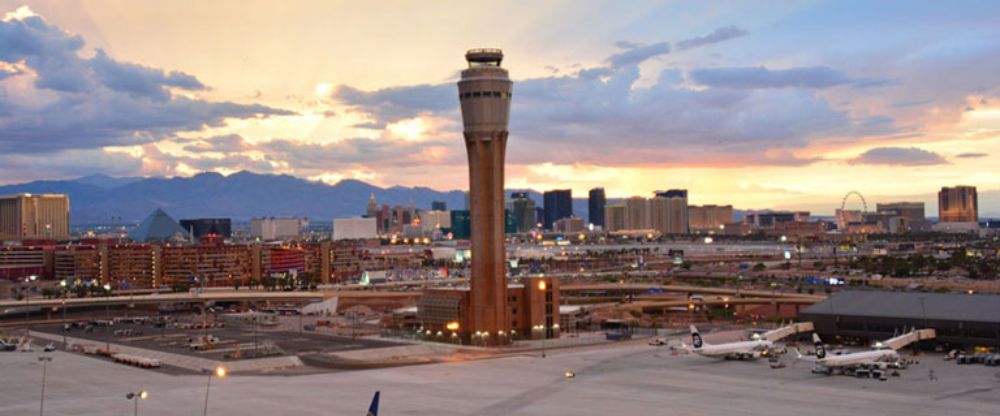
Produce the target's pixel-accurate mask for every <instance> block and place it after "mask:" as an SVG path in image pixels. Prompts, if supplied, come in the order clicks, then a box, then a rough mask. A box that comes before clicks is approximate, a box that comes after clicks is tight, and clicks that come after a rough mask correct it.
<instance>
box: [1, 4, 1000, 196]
mask: <svg viewBox="0 0 1000 416" xmlns="http://www.w3.org/2000/svg"><path fill="white" fill-rule="evenodd" d="M0 16H2V17H3V18H2V22H0V184H9V183H18V182H25V181H30V180H37V179H62V178H74V177H78V176H83V175H88V174H94V173H103V174H107V175H111V176H190V175H192V174H195V173H198V172H202V171H217V172H221V173H223V174H228V173H232V172H236V171H239V170H250V171H254V172H259V173H287V174H291V175H294V176H298V177H302V178H307V179H312V180H319V181H324V182H328V183H336V182H337V181H338V180H340V179H344V178H356V179H361V180H364V181H366V182H369V183H373V184H376V185H379V186H392V185H405V186H414V185H421V186H429V187H432V188H436V189H440V190H450V189H467V187H468V177H467V170H466V169H467V168H466V166H465V150H464V146H463V144H462V138H461V123H460V114H459V112H458V99H457V88H456V86H455V81H456V79H457V74H458V71H459V70H461V69H462V68H463V67H464V66H465V62H464V59H463V55H464V52H465V50H466V49H469V48H473V47H498V48H502V49H503V50H504V53H505V59H504V66H505V67H507V68H508V69H509V70H510V74H511V76H512V77H513V78H514V80H515V85H514V100H513V107H512V116H511V125H510V141H509V144H508V154H507V161H508V164H507V185H508V187H511V188H522V187H524V188H528V187H530V188H534V189H537V190H545V189H552V188H573V190H574V195H576V196H578V197H580V196H585V195H586V190H587V189H589V188H591V187H594V186H603V187H605V188H606V189H607V191H608V194H609V196H612V197H627V196H631V195H644V196H650V195H651V191H653V190H656V189H665V188H687V189H689V190H690V200H691V202H692V203H694V204H706V203H715V204H734V205H735V206H736V207H737V208H743V209H753V208H796V209H800V208H801V209H811V210H813V211H814V212H816V213H821V214H829V213H831V212H832V211H833V209H834V208H837V207H839V205H840V199H841V197H842V196H843V195H844V194H846V193H847V192H848V191H850V190H858V191H860V192H861V193H862V194H864V195H865V196H866V197H867V198H868V199H869V203H870V204H872V205H874V202H884V201H890V200H900V199H911V200H926V201H927V202H928V215H936V201H933V195H934V193H935V192H936V191H937V189H938V188H940V187H941V186H945V185H957V184H964V185H974V186H977V187H978V188H979V191H980V195H981V205H982V206H981V210H982V211H984V212H986V213H991V212H992V213H1000V197H997V194H998V192H992V193H991V192H990V191H997V190H1000V175H998V171H1000V168H998V167H1000V2H995V1H983V2H973V1H967V2H963V1H955V2H940V1H938V2H916V1H905V2H904V1H897V2H871V1H858V2H852V1H803V2H793V1H787V2H781V3H780V4H779V3H777V2H767V3H766V4H765V3H763V2H621V1H607V2H596V1H541V2H539V1H523V2H509V3H508V2H498V1H351V2H347V1H345V2H335V1H315V2H312V1H281V2H278V1H260V2H255V1H246V0H242V1H204V0H202V1H158V2H153V1H79V2H71V1H64V0H60V1H38V2H36V1H8V0H0ZM932 202H933V203H932Z"/></svg>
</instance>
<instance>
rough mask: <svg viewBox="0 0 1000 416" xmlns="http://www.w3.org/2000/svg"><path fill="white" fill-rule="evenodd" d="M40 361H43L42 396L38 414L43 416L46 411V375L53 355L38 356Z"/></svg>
mask: <svg viewBox="0 0 1000 416" xmlns="http://www.w3.org/2000/svg"><path fill="white" fill-rule="evenodd" d="M38 361H40V362H41V363H42V397H41V399H40V400H39V401H38V416H42V414H43V413H44V412H45V375H46V373H47V372H48V364H49V361H52V357H51V356H47V355H43V356H41V357H38Z"/></svg>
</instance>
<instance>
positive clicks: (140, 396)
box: [125, 390, 149, 416]
mask: <svg viewBox="0 0 1000 416" xmlns="http://www.w3.org/2000/svg"><path fill="white" fill-rule="evenodd" d="M147 397H149V392H147V391H146V390H139V391H136V392H129V393H128V394H126V395H125V398H126V399H128V400H131V401H132V402H133V403H134V404H135V410H134V411H133V412H132V414H133V415H134V416H138V415H139V400H146V398H147Z"/></svg>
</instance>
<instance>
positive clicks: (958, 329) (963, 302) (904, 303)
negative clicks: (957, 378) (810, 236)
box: [799, 290, 1000, 350]
mask: <svg viewBox="0 0 1000 416" xmlns="http://www.w3.org/2000/svg"><path fill="white" fill-rule="evenodd" d="M799 318H800V319H801V320H803V321H812V322H813V324H814V325H815V327H816V332H817V333H818V334H820V336H822V337H824V338H825V339H851V340H855V341H861V342H862V343H863V344H870V343H872V342H875V341H882V340H886V339H889V338H892V337H894V336H896V335H899V334H901V333H904V332H906V331H908V330H909V329H911V328H932V329H934V330H936V331H937V336H936V337H935V338H934V339H933V340H931V341H928V342H927V344H928V345H925V346H927V347H930V346H934V345H942V346H945V347H946V348H947V349H950V348H954V347H956V346H965V347H968V348H969V349H970V350H971V348H972V347H975V346H995V345H997V340H998V339H1000V295H995V294H974V295H969V294H965V293H927V292H896V291H874V290H871V291H853V290H847V291H841V292H834V293H833V295H832V296H830V297H828V298H827V299H826V300H823V301H821V302H819V303H816V304H814V305H811V306H809V307H807V308H805V309H804V310H802V312H801V313H800V314H799Z"/></svg>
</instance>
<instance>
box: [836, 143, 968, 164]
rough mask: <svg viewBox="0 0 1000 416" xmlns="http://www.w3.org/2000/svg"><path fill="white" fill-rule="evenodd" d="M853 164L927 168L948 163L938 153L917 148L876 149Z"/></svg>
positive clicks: (864, 154)
mask: <svg viewBox="0 0 1000 416" xmlns="http://www.w3.org/2000/svg"><path fill="white" fill-rule="evenodd" d="M849 163H851V164H864V165H888V166H927V165H941V164H945V163H948V161H947V160H945V158H944V157H943V156H941V155H939V154H937V153H934V152H931V151H928V150H923V149H920V148H916V147H875V148H872V149H868V150H867V151H866V152H864V153H862V154H860V155H858V157H856V158H854V159H851V160H850V161H849Z"/></svg>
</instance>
